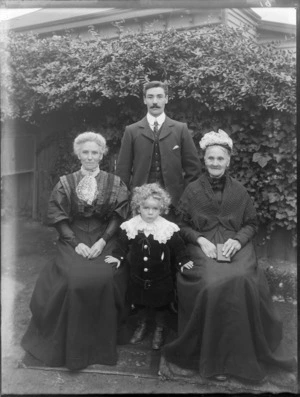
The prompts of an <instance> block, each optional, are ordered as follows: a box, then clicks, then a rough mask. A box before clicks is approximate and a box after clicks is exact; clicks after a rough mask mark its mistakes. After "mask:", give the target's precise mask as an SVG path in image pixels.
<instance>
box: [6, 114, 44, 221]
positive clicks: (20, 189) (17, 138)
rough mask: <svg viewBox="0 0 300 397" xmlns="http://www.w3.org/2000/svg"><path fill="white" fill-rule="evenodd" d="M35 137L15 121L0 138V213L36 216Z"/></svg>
mask: <svg viewBox="0 0 300 397" xmlns="http://www.w3.org/2000/svg"><path fill="white" fill-rule="evenodd" d="M35 148H36V135H35V131H30V130H28V129H26V128H25V127H24V125H22V124H18V123H17V122H11V123H6V124H4V125H3V128H2V136H1V195H2V197H1V212H2V214H11V213H16V212H21V213H22V214H26V215H31V216H32V217H33V218H36V216H37V213H36V211H37V191H36V156H35Z"/></svg>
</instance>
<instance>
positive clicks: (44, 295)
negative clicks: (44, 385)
mask: <svg viewBox="0 0 300 397" xmlns="http://www.w3.org/2000/svg"><path fill="white" fill-rule="evenodd" d="M76 234H77V236H78V237H79V239H80V240H81V241H82V242H85V243H86V244H87V245H89V246H91V245H92V244H93V243H94V242H95V241H96V240H97V232H96V231H95V233H90V234H87V233H86V232H84V231H80V229H78V230H76ZM113 246H114V242H113V241H112V240H110V241H109V242H108V244H107V245H106V247H105V249H104V251H103V252H102V254H101V255H100V256H99V257H97V258H95V259H92V260H89V259H85V258H83V257H82V256H80V255H78V254H77V253H76V252H75V250H74V248H72V247H71V246H70V245H68V244H66V243H64V242H61V241H58V243H57V255H56V257H55V260H54V261H53V262H51V263H48V265H46V266H45V267H44V268H43V270H42V271H41V273H40V275H39V278H38V280H37V283H36V286H35V289H34V292H33V295H32V298H31V302H30V309H31V311H32V319H31V322H30V325H29V327H28V329H27V331H26V333H25V335H24V337H23V339H22V346H23V348H24V349H25V350H27V351H28V352H29V353H31V354H32V355H33V356H35V357H36V358H37V359H39V360H41V361H42V362H43V363H45V364H46V365H48V366H66V367H67V368H69V369H72V370H77V369H82V368H85V367H87V366H88V365H92V364H106V365H114V364H116V361H117V351H116V345H117V343H118V342H120V343H122V342H124V340H122V339H123V338H126V335H122V331H123V322H124V321H125V317H126V310H127V308H126V305H125V293H126V286H127V280H128V274H127V273H128V272H127V269H126V268H125V267H122V266H121V267H120V268H119V269H116V266H115V265H114V264H113V265H112V264H108V263H105V262H104V258H105V256H106V255H109V254H111V250H112V249H113ZM124 330H125V332H126V328H125V327H124Z"/></svg>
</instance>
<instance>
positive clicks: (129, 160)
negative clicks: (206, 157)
mask: <svg viewBox="0 0 300 397" xmlns="http://www.w3.org/2000/svg"><path fill="white" fill-rule="evenodd" d="M153 145H154V136H153V131H152V130H151V128H150V126H149V123H148V121H147V118H146V117H144V118H143V119H142V120H140V121H138V122H137V123H134V124H131V125H129V126H127V127H126V129H125V132H124V136H123V138H122V143H121V149H120V153H119V157H118V161H117V168H116V174H117V175H119V176H120V177H121V179H122V180H123V181H124V182H125V183H126V185H127V186H128V188H129V189H132V188H134V187H136V186H141V185H143V184H144V183H147V181H148V176H149V171H150V167H151V160H152V153H153ZM159 149H160V155H161V169H162V175H163V179H164V184H165V188H166V190H167V191H168V192H169V194H170V195H171V197H172V203H173V205H176V204H177V202H178V200H179V198H180V196H181V194H182V193H183V190H184V188H185V186H186V185H187V184H188V183H190V182H192V181H194V180H196V179H197V178H198V177H199V175H200V161H199V156H198V153H197V150H196V147H195V144H194V142H193V139H192V137H191V134H190V133H189V132H188V129H187V125H186V124H185V123H181V122H179V121H175V120H172V119H170V118H169V117H166V119H165V122H164V123H163V125H162V128H161V131H160V136H159Z"/></svg>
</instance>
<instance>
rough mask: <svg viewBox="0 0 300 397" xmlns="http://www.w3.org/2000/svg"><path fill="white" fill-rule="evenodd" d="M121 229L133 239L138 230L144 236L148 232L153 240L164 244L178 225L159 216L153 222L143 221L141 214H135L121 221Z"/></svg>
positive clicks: (176, 230) (176, 229)
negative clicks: (127, 219)
mask: <svg viewBox="0 0 300 397" xmlns="http://www.w3.org/2000/svg"><path fill="white" fill-rule="evenodd" d="M121 229H122V230H125V231H126V234H127V237H128V238H129V239H134V238H135V237H136V236H137V234H138V232H139V231H142V232H144V234H145V235H146V237H148V236H149V234H152V235H153V238H154V240H157V241H158V242H159V243H161V244H165V243H166V242H167V241H168V240H169V239H170V238H171V237H172V236H173V234H174V233H175V232H178V231H179V227H178V226H177V225H176V224H175V223H173V222H170V221H167V220H166V219H165V218H163V217H161V216H159V217H158V218H157V219H156V220H155V221H154V222H152V223H147V222H145V221H144V220H143V219H142V217H141V215H137V216H135V217H133V218H132V219H130V220H129V221H126V222H124V223H122V225H121Z"/></svg>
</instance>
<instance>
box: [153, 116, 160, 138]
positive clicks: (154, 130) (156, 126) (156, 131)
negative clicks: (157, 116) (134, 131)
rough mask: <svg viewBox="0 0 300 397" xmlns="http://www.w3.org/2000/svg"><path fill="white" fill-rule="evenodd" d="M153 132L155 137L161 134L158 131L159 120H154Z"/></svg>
mask: <svg viewBox="0 0 300 397" xmlns="http://www.w3.org/2000/svg"><path fill="white" fill-rule="evenodd" d="M153 132H154V135H155V138H157V137H158V135H159V131H158V122H157V120H155V121H154V127H153Z"/></svg>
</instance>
